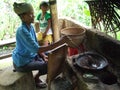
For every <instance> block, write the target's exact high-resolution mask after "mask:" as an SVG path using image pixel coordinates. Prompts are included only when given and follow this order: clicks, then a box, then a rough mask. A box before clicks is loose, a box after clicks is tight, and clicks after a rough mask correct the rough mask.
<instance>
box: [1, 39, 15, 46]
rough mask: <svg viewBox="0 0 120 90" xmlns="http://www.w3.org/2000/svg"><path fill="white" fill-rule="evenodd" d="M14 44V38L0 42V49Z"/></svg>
mask: <svg viewBox="0 0 120 90" xmlns="http://www.w3.org/2000/svg"><path fill="white" fill-rule="evenodd" d="M15 42H16V40H15V38H11V39H7V40H3V41H0V47H2V46H4V45H9V44H14V43H15Z"/></svg>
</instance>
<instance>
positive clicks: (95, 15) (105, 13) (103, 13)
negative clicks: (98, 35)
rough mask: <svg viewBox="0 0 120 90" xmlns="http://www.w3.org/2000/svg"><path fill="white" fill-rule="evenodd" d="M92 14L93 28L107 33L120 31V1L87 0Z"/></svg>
mask: <svg viewBox="0 0 120 90" xmlns="http://www.w3.org/2000/svg"><path fill="white" fill-rule="evenodd" d="M86 2H87V3H88V5H89V8H90V12H91V20H92V26H93V27H94V28H97V29H99V30H105V32H106V33H113V34H114V37H117V35H116V32H118V31H120V27H119V26H120V14H119V13H118V11H119V10H120V1H119V0H87V1H86Z"/></svg>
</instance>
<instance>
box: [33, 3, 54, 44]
mask: <svg viewBox="0 0 120 90" xmlns="http://www.w3.org/2000/svg"><path fill="white" fill-rule="evenodd" d="M39 8H40V9H41V13H39V14H38V16H37V20H38V21H39V26H40V30H39V32H38V33H37V40H38V41H41V37H42V44H43V45H45V46H47V45H48V44H51V43H52V41H53V38H52V30H51V15H50V13H48V12H47V11H48V9H49V4H48V2H46V1H42V2H41V3H40V6H39ZM36 24H38V23H36ZM36 26H37V25H35V27H36ZM36 28H37V27H36ZM41 33H42V34H41Z"/></svg>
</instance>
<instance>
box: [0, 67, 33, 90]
mask: <svg viewBox="0 0 120 90" xmlns="http://www.w3.org/2000/svg"><path fill="white" fill-rule="evenodd" d="M0 90H35V83H34V79H33V75H32V72H28V73H21V72H13V67H10V68H7V69H5V70H4V71H3V72H1V73H0Z"/></svg>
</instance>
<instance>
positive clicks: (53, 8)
mask: <svg viewBox="0 0 120 90" xmlns="http://www.w3.org/2000/svg"><path fill="white" fill-rule="evenodd" d="M49 3H50V12H51V16H52V30H53V40H54V41H57V40H59V38H60V32H59V29H58V14H57V1H56V0H49Z"/></svg>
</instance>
